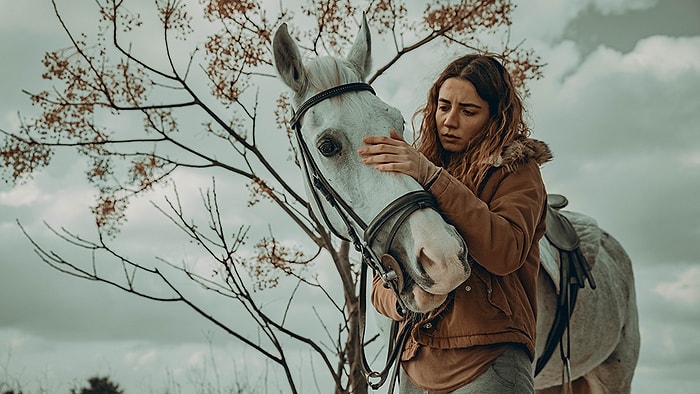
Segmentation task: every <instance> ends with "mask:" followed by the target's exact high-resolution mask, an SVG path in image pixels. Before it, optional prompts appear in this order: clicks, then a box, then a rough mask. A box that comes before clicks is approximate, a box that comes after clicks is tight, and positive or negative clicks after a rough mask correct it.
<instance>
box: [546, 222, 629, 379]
mask: <svg viewBox="0 0 700 394" xmlns="http://www.w3.org/2000/svg"><path fill="white" fill-rule="evenodd" d="M572 214H573V215H570V214H567V215H566V216H567V217H568V218H571V219H572V221H575V220H576V218H575V217H574V215H581V214H578V213H572ZM583 217H585V215H581V217H580V218H583ZM585 222H586V223H587V224H586V226H588V227H587V228H586V229H585V231H584V230H583V229H582V227H581V226H580V225H578V226H577V224H576V223H572V224H574V226H575V227H576V229H577V232H578V233H579V237H580V241H581V250H582V251H583V253H584V255H585V256H586V258H587V259H588V260H589V261H590V260H591V259H592V258H594V261H593V264H592V265H593V267H594V268H593V271H592V272H593V277H594V279H595V281H596V284H597V287H596V289H591V288H590V287H589V286H586V287H584V288H582V289H580V290H579V292H578V299H577V302H576V306H575V309H574V313H573V315H572V317H571V321H570V335H571V337H570V340H571V342H570V346H571V353H570V354H571V369H572V378H573V379H577V378H579V377H582V376H585V379H586V380H587V386H588V387H590V388H591V392H628V391H629V384H630V383H631V379H632V375H633V373H634V369H635V367H636V364H637V358H638V354H639V327H638V317H637V306H636V297H635V288H634V274H633V271H632V262H631V260H630V258H629V256H628V255H627V253H626V252H625V250H624V249H623V247H622V245H621V244H620V243H619V242H618V241H617V240H616V239H615V238H614V237H613V236H612V235H610V234H609V233H607V232H606V231H604V230H601V229H600V228H599V227H597V225H595V227H591V224H590V221H587V220H586V221H585ZM541 245H542V244H541ZM541 248H542V249H545V247H544V246H541ZM591 251H594V252H591ZM591 253H595V255H594V256H591ZM541 254H542V257H543V259H545V258H547V257H546V255H547V254H549V255H551V254H553V252H552V250H543V251H542V253H541ZM543 266H545V263H544V262H543ZM556 292H557V290H556V288H555V286H554V283H553V282H552V280H551V279H550V278H549V275H548V274H547V271H546V270H544V269H543V270H540V277H539V281H538V319H537V335H538V337H537V351H538V353H540V352H541V351H542V350H543V348H544V342H545V340H546V337H547V333H548V332H549V329H550V327H551V325H552V322H553V320H554V311H555V310H556V309H555V308H556V302H557V293H556ZM565 339H566V334H565ZM565 343H566V342H565ZM559 354H560V352H559V350H558V349H556V350H555V351H554V354H553V356H552V358H551V360H550V361H549V362H548V363H547V365H546V367H545V368H544V369H543V370H542V372H541V373H540V374H539V375H538V376H537V378H536V380H535V385H536V387H537V388H538V389H542V388H545V387H551V386H556V385H560V384H561V381H562V361H561V358H560V357H559ZM603 387H609V388H605V389H603ZM608 390H612V391H608Z"/></svg>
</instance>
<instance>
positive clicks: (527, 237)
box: [430, 162, 547, 276]
mask: <svg viewBox="0 0 700 394" xmlns="http://www.w3.org/2000/svg"><path fill="white" fill-rule="evenodd" d="M495 183H497V185H496V186H495V188H496V189H495V192H494V193H493V197H492V198H491V200H490V201H489V203H488V204H487V203H486V202H484V201H482V200H480V199H479V198H478V197H477V196H476V195H475V194H474V193H473V192H472V191H471V190H470V189H469V188H468V187H467V186H465V185H464V184H463V183H462V182H460V181H459V180H458V179H457V178H455V177H453V176H452V175H450V174H449V173H448V172H447V171H441V174H440V175H439V176H438V179H437V180H436V181H435V182H434V183H433V185H432V186H431V187H430V192H431V193H432V194H433V195H434V196H435V198H436V200H437V201H438V206H439V208H440V211H441V212H442V214H443V215H444V217H445V220H447V221H448V222H449V223H451V224H452V225H453V226H455V227H456V228H457V231H459V233H460V234H462V236H463V237H464V240H465V241H466V243H467V248H468V250H469V254H470V255H471V256H472V258H473V259H474V260H476V262H477V263H479V265H481V266H482V267H484V268H485V269H486V270H488V271H489V272H491V273H492V274H494V275H500V276H504V275H508V274H510V273H512V272H514V271H516V270H518V269H519V268H520V267H521V266H522V265H523V264H524V263H525V260H526V259H527V256H528V253H529V251H530V248H531V247H532V245H533V243H534V241H535V240H534V237H535V236H536V230H537V226H538V223H539V222H540V220H541V219H542V214H543V212H544V208H545V206H544V204H545V203H546V198H547V197H546V191H545V188H544V183H543V181H542V175H541V173H540V169H539V165H537V163H535V162H530V163H528V164H524V165H522V166H520V167H519V168H518V169H516V170H515V171H514V172H513V173H509V174H506V175H505V176H503V175H501V176H499V177H497V176H496V174H495V173H494V175H493V176H492V177H491V178H490V179H489V180H488V182H487V185H486V188H485V191H486V190H487V189H488V190H493V188H494V186H493V185H494V184H495Z"/></svg>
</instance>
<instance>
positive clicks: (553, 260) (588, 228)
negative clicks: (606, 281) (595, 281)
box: [540, 210, 603, 293]
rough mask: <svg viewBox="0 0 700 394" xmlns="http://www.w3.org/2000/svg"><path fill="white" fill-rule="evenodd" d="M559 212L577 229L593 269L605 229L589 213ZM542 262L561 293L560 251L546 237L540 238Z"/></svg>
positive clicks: (584, 254) (583, 252)
mask: <svg viewBox="0 0 700 394" xmlns="http://www.w3.org/2000/svg"><path fill="white" fill-rule="evenodd" d="M559 213H561V214H562V215H564V216H565V217H566V218H567V219H568V220H569V222H570V223H571V225H572V226H573V227H574V229H575V230H576V234H578V237H579V240H580V248H581V253H582V254H583V257H585V258H586V261H587V262H588V265H589V266H590V267H591V270H593V267H594V265H595V261H596V259H597V257H598V251H599V249H600V242H601V238H602V235H603V230H601V229H600V227H598V223H597V222H596V221H595V219H593V218H592V217H590V216H588V215H584V214H582V213H579V212H573V211H566V210H560V211H559ZM540 263H541V266H542V268H543V269H544V270H545V271H546V272H547V274H549V277H550V278H551V279H552V282H553V283H554V287H555V288H556V290H557V293H559V291H560V288H561V285H560V283H559V265H560V264H561V261H560V258H559V251H558V250H557V248H555V247H554V246H553V245H552V244H551V243H550V242H549V241H548V240H547V238H546V237H542V239H540Z"/></svg>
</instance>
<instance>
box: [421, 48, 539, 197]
mask: <svg viewBox="0 0 700 394" xmlns="http://www.w3.org/2000/svg"><path fill="white" fill-rule="evenodd" d="M449 78H459V79H462V80H466V81H469V82H471V83H472V84H473V85H474V87H475V88H476V92H477V93H478V94H479V96H480V97H481V98H482V99H483V100H484V101H486V102H488V104H489V120H488V122H487V124H486V126H485V128H484V130H483V131H482V132H481V133H480V134H478V135H477V136H476V137H475V138H473V139H472V140H471V141H470V142H469V146H468V147H467V149H466V150H465V151H464V152H461V153H451V152H448V151H446V150H445V149H444V148H443V147H442V145H441V144H440V140H439V138H438V129H437V124H436V122H435V113H436V111H437V106H438V95H439V92H440V87H441V86H442V84H443V83H444V82H445V81H446V80H447V79H449ZM418 116H422V119H421V124H420V128H419V132H418V140H417V141H416V145H417V149H418V150H419V151H420V152H422V153H423V154H424V155H425V156H426V157H427V158H428V159H429V160H430V161H432V162H433V163H435V164H437V165H439V166H441V167H443V168H445V169H447V170H448V171H449V172H450V173H451V174H452V175H454V176H455V177H457V178H459V179H460V180H461V181H462V182H465V183H466V184H467V185H469V186H471V188H472V190H476V187H477V185H479V184H480V183H481V181H482V179H483V178H484V177H485V175H486V173H487V171H488V169H489V168H490V167H491V166H493V165H494V163H495V162H496V160H495V159H497V158H498V155H500V154H501V151H502V150H503V148H504V147H506V146H508V145H510V144H511V143H513V141H515V140H517V139H520V138H525V137H527V136H528V135H529V134H530V130H529V128H528V126H527V124H526V123H525V120H524V108H523V102H522V99H521V97H520V94H519V93H518V91H517V89H516V87H515V86H514V84H513V81H512V79H511V76H510V74H509V73H508V71H507V70H506V69H505V67H503V65H502V64H501V63H500V62H499V61H498V60H497V59H496V58H495V57H493V56H491V55H482V54H469V55H466V56H462V57H460V58H458V59H456V60H454V61H453V62H451V63H450V64H449V65H447V67H446V68H445V69H444V70H443V71H442V73H441V74H440V76H439V77H438V79H437V80H436V81H435V83H434V84H433V86H432V87H431V88H430V90H429V91H428V99H427V101H426V104H425V106H424V107H423V108H421V109H419V110H418V111H417V112H416V113H415V114H414V115H413V119H414V120H415V118H416V117H418Z"/></svg>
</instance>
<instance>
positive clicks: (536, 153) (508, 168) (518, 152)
mask: <svg viewBox="0 0 700 394" xmlns="http://www.w3.org/2000/svg"><path fill="white" fill-rule="evenodd" d="M552 157H553V156H552V151H551V150H550V149H549V146H548V145H547V144H546V143H544V142H542V141H540V140H536V139H533V138H521V139H517V140H515V141H514V142H513V143H512V144H510V145H508V146H506V147H505V148H503V152H501V155H500V157H499V158H498V159H496V160H494V163H493V165H494V166H495V167H503V169H504V171H505V172H506V173H511V172H513V171H515V170H516V169H517V168H518V167H519V166H520V165H522V164H525V163H527V162H529V161H531V160H534V161H535V162H537V164H539V165H542V164H544V163H546V162H548V161H550V160H552Z"/></svg>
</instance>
